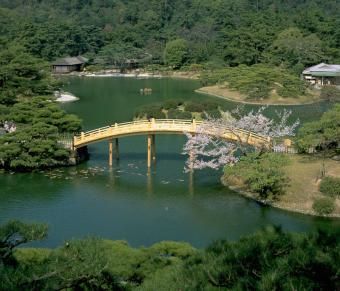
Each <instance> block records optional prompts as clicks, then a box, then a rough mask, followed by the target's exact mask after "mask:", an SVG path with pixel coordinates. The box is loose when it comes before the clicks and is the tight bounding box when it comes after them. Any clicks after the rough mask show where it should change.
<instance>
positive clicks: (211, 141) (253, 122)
mask: <svg viewBox="0 0 340 291" xmlns="http://www.w3.org/2000/svg"><path fill="white" fill-rule="evenodd" d="M265 109H266V107H261V108H259V109H258V110H257V111H254V110H252V111H250V112H248V113H247V114H242V112H243V108H239V107H238V108H237V109H236V110H234V111H232V112H231V114H229V115H226V114H224V117H223V118H219V119H214V118H208V119H207V120H205V121H204V122H203V123H202V124H200V125H199V126H197V129H196V134H190V133H186V136H187V138H188V139H187V142H186V143H185V145H184V147H183V154H186V155H189V158H188V159H187V161H186V165H185V171H191V170H194V169H198V170H201V169H204V168H211V169H214V170H217V169H219V168H220V167H222V166H224V165H226V164H234V163H237V161H238V158H237V155H236V152H239V153H241V154H246V153H247V151H249V150H250V146H249V140H250V138H251V136H252V134H254V133H255V134H257V135H260V136H263V140H264V141H266V138H267V140H269V139H268V138H270V139H271V138H278V137H286V136H293V135H294V131H295V129H296V128H297V126H298V125H299V120H296V121H295V122H293V123H291V124H289V117H290V116H291V113H292V112H291V111H289V110H286V109H284V110H283V111H282V112H276V118H269V117H267V116H265V115H264V111H265ZM226 132H231V133H232V134H233V135H234V137H235V140H236V141H234V142H231V141H228V140H225V139H221V138H220V137H221V136H223V134H224V133H226ZM256 146H257V147H258V150H259V151H260V152H262V151H263V150H265V149H266V148H268V142H263V144H257V145H256Z"/></svg>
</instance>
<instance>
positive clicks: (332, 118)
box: [296, 104, 340, 152]
mask: <svg viewBox="0 0 340 291" xmlns="http://www.w3.org/2000/svg"><path fill="white" fill-rule="evenodd" d="M339 143H340V104H335V105H334V107H333V108H332V109H330V110H329V111H327V112H325V113H324V114H323V115H322V117H321V118H320V120H317V121H313V122H308V123H305V124H304V125H303V126H302V127H301V128H300V129H299V132H298V135H297V139H296V144H297V146H298V148H299V149H300V151H302V152H308V150H309V148H316V149H317V150H336V149H337V147H338V146H339Z"/></svg>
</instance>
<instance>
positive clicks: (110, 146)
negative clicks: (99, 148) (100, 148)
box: [109, 139, 113, 167]
mask: <svg viewBox="0 0 340 291" xmlns="http://www.w3.org/2000/svg"><path fill="white" fill-rule="evenodd" d="M112 148H113V143H112V139H110V140H109V166H110V167H112Z"/></svg>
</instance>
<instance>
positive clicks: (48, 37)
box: [0, 0, 340, 72]
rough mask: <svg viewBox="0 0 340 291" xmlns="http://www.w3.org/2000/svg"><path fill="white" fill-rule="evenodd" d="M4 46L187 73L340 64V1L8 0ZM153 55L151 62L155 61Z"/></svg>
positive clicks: (1, 26) (3, 13) (1, 24)
mask: <svg viewBox="0 0 340 291" xmlns="http://www.w3.org/2000/svg"><path fill="white" fill-rule="evenodd" d="M0 7H1V9H0V35H1V36H0V47H4V46H6V45H7V44H8V43H15V44H17V45H21V46H23V47H24V48H25V49H26V50H27V52H28V53H30V54H32V55H33V56H35V57H39V58H42V59H44V60H49V61H50V60H53V59H55V58H56V57H61V56H67V55H71V56H74V55H78V54H86V55H87V56H89V57H90V59H91V60H92V62H93V63H97V64H103V63H110V59H111V60H112V59H116V58H137V59H140V60H142V59H148V62H152V63H156V64H158V63H160V64H163V63H165V64H167V65H169V66H173V67H175V68H176V67H180V66H182V65H185V64H191V63H200V64H206V65H207V66H212V67H215V66H217V67H220V66H226V65H229V66H238V65H240V64H244V65H254V64H257V63H270V64H273V65H282V66H284V67H287V68H290V69H292V70H294V71H296V72H300V71H301V70H302V68H304V67H306V66H308V65H312V64H315V63H319V62H321V61H325V62H330V63H336V62H339V61H340V52H339V47H340V32H339V29H338V28H339V27H340V19H339V17H338V15H339V2H338V1H337V0H329V1H321V0H311V1H305V0H289V1H279V0H257V1H254V0H242V1H240V0H237V1H236V0H213V1H207V0H190V1H189V0H186V1H182V0H173V1H168V0H161V1H159V0H138V1H137V0H132V1H131V0H130V1H125V0H115V1H106V0H72V1H69V0H61V1H53V0H44V1H41V0H30V1H22V0H11V1H9V0H1V1H0ZM150 56H151V59H150Z"/></svg>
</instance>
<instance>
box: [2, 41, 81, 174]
mask: <svg viewBox="0 0 340 291" xmlns="http://www.w3.org/2000/svg"><path fill="white" fill-rule="evenodd" d="M0 59H1V60H0V62H1V65H0V87H1V91H0V127H2V126H5V124H6V123H7V122H10V123H11V124H14V125H15V128H16V131H14V132H8V133H5V134H2V135H0V168H4V169H6V170H16V171H27V170H32V169H36V168H46V167H54V166H60V165H66V164H68V159H69V156H70V150H69V149H66V148H65V147H64V146H63V145H62V144H61V143H60V141H61V139H60V134H64V133H73V132H77V131H79V130H80V124H81V121H80V119H79V118H78V117H77V116H75V115H72V114H66V113H65V112H64V111H63V110H62V109H61V108H60V107H59V105H57V104H56V103H55V102H54V101H53V100H54V97H53V96H52V93H53V90H54V89H55V88H57V85H58V82H56V81H55V80H54V79H52V77H51V75H50V72H49V67H48V64H47V63H46V62H44V61H42V60H41V59H38V58H37V57H34V56H32V55H31V54H30V53H28V52H27V51H26V50H25V49H24V48H22V47H17V46H13V45H11V46H7V45H6V46H3V50H0ZM41 95H48V96H47V97H46V96H45V97H42V96H41Z"/></svg>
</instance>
